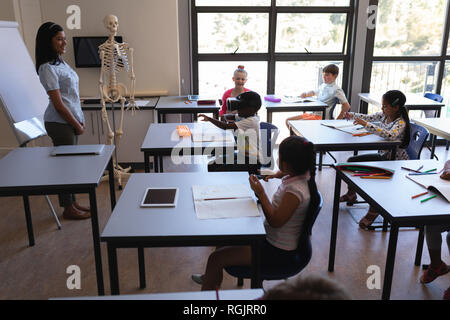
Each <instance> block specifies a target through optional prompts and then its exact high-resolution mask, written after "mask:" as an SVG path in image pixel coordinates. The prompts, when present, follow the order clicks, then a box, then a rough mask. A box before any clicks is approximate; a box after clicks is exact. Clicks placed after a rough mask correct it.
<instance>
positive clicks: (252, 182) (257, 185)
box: [248, 174, 264, 198]
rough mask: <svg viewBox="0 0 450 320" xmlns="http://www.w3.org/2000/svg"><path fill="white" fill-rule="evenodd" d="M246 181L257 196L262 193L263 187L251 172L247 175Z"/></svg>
mask: <svg viewBox="0 0 450 320" xmlns="http://www.w3.org/2000/svg"><path fill="white" fill-rule="evenodd" d="M248 181H249V182H250V188H252V190H253V192H255V194H256V196H257V197H258V198H259V197H260V196H261V195H262V194H264V188H263V186H262V184H261V182H259V180H258V178H257V177H256V176H255V175H254V174H252V175H250V177H248Z"/></svg>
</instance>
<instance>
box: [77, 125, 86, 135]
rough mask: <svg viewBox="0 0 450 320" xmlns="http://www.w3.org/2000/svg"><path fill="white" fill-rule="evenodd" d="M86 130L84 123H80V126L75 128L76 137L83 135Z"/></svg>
mask: <svg viewBox="0 0 450 320" xmlns="http://www.w3.org/2000/svg"><path fill="white" fill-rule="evenodd" d="M85 129H86V128H85V126H84V123H79V125H78V126H76V127H75V135H77V136H80V135H82V134H83V133H84V130H85Z"/></svg>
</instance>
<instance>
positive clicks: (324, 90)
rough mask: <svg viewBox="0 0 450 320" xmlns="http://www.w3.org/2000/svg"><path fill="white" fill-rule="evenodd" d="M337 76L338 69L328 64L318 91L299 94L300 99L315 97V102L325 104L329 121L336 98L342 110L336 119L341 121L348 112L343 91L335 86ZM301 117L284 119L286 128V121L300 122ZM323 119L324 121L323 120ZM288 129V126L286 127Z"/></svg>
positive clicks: (348, 105)
mask: <svg viewBox="0 0 450 320" xmlns="http://www.w3.org/2000/svg"><path fill="white" fill-rule="evenodd" d="M338 75H339V67H338V66H336V65H334V64H330V65H327V66H326V67H325V68H324V69H323V72H322V79H323V83H322V84H321V85H320V87H319V89H318V90H313V91H308V92H304V93H302V94H301V96H300V97H301V98H303V99H304V98H307V97H312V96H317V100H319V101H322V102H325V103H326V104H327V105H328V108H327V110H326V115H325V119H331V116H332V115H331V114H330V111H331V107H332V106H333V105H334V103H335V101H336V98H337V99H338V100H339V103H340V104H342V110H341V113H340V114H339V116H338V117H337V119H342V118H343V117H344V115H345V113H346V112H347V111H348V110H350V104H349V103H348V101H347V98H346V97H345V93H344V91H343V90H342V89H341V88H340V87H339V86H338V85H337V84H336V79H337V77H338ZM301 119H302V117H301V116H295V117H291V118H288V119H286V126H288V121H290V120H301ZM325 119H324V120H325ZM288 128H289V126H288Z"/></svg>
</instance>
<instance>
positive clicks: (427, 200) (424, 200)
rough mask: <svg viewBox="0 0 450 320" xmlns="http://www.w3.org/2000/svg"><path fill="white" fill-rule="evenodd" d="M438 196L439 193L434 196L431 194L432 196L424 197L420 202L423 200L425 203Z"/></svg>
mask: <svg viewBox="0 0 450 320" xmlns="http://www.w3.org/2000/svg"><path fill="white" fill-rule="evenodd" d="M436 197H437V195H434V196H431V197H429V198H426V199H423V200H422V201H420V202H421V203H424V202H425V201H428V200H431V199H433V198H436Z"/></svg>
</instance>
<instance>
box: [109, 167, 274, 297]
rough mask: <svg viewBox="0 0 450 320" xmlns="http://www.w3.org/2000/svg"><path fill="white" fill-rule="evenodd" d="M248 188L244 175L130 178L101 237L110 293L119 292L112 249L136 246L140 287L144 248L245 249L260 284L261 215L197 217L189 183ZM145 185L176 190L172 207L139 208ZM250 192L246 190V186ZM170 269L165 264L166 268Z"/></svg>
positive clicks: (182, 174)
mask: <svg viewBox="0 0 450 320" xmlns="http://www.w3.org/2000/svg"><path fill="white" fill-rule="evenodd" d="M216 184H248V173H247V172H211V173H140V174H139V173H138V174H132V175H131V177H130V179H129V180H128V182H127V185H126V187H125V189H124V190H123V192H122V195H121V196H120V199H119V201H118V202H117V205H116V207H115V209H114V211H113V213H112V215H111V217H110V219H109V221H108V223H107V224H106V227H105V229H104V230H103V233H102V235H101V238H100V239H101V241H104V242H106V244H107V247H108V263H109V274H110V282H111V292H112V294H113V295H115V294H119V276H118V267H117V249H118V248H138V256H139V274H140V287H141V288H144V287H145V267H144V249H143V248H144V247H192V246H225V245H250V246H251V247H252V265H253V271H254V276H253V278H252V288H255V287H256V286H259V285H260V280H259V278H260V276H259V272H260V271H259V260H260V243H261V242H262V241H263V240H264V239H265V235H266V232H265V229H264V225H263V216H260V217H243V218H235V219H202V220H200V219H197V215H196V213H195V207H194V201H193V196H192V185H216ZM148 187H178V189H179V191H178V192H179V194H178V203H177V205H176V207H175V208H141V207H140V203H141V200H142V197H143V195H144V192H145V190H146V188H148ZM249 188H250V186H249ZM167 267H168V268H170V266H167Z"/></svg>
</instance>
